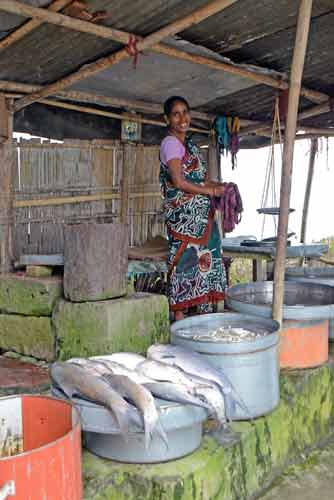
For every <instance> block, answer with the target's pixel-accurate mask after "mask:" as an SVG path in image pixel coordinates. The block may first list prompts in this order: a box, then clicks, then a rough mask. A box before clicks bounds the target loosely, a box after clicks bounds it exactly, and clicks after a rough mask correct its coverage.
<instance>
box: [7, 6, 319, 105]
mask: <svg viewBox="0 0 334 500" xmlns="http://www.w3.org/2000/svg"><path fill="white" fill-rule="evenodd" d="M17 3H18V2H15V4H17ZM8 4H11V5H12V4H13V2H9V1H8V0H7V1H6V0H1V1H0V5H2V6H3V7H4V6H5V5H6V7H8V8H10V6H9V5H8ZM19 5H20V6H21V8H23V9H25V8H26V7H28V9H36V8H35V7H30V6H25V5H23V6H22V4H19ZM37 10H39V11H41V12H39V15H40V16H41V17H44V18H45V9H37ZM26 12H27V11H26ZM31 12H32V11H30V13H31ZM63 17H66V16H63ZM69 19H70V21H71V22H70V24H71V29H75V30H77V31H84V32H85V33H91V34H95V35H96V36H100V35H98V34H97V33H96V30H95V28H96V26H95V25H94V24H92V23H88V22H86V21H80V20H77V19H73V18H69ZM49 22H51V20H50V18H49ZM77 22H79V24H78V23H77ZM80 23H85V27H84V29H83V30H81V24H80ZM56 24H57V23H56ZM97 28H100V29H102V30H103V36H104V38H108V39H112V40H115V41H119V42H121V43H127V42H128V40H129V37H130V36H134V35H132V34H131V33H126V32H124V31H123V32H121V31H119V30H117V33H118V35H116V34H115V30H114V32H113V33H111V31H110V30H111V28H107V27H105V26H98V27H97ZM183 29H185V28H183ZM100 33H101V30H100ZM124 35H125V36H124ZM136 38H137V39H138V40H140V42H139V44H138V48H141V49H142V46H141V45H140V44H141V41H142V38H141V37H136ZM150 48H151V49H152V50H154V51H156V52H160V53H162V54H165V55H167V56H171V57H176V58H178V59H181V60H185V61H189V62H192V63H194V64H201V65H205V66H208V67H210V68H212V69H216V70H219V71H224V72H227V73H231V74H236V75H238V76H240V77H243V78H248V79H250V80H252V81H255V82H257V83H262V84H265V85H268V86H270V87H274V88H278V89H286V88H288V82H287V81H285V80H284V78H283V77H284V76H285V75H282V77H281V78H273V77H270V76H267V75H263V73H261V70H260V69H259V70H257V71H256V70H254V71H252V70H247V69H245V68H243V67H242V66H241V65H238V64H234V63H233V62H231V63H229V64H228V63H225V62H221V61H217V60H216V59H212V58H209V57H204V56H198V55H194V54H189V53H188V52H185V51H181V50H179V49H176V48H174V47H170V46H168V45H163V44H156V45H154V46H153V47H150ZM95 64H96V65H97V66H95ZM104 64H105V65H104ZM110 64H113V59H112V56H109V57H107V58H104V63H103V59H100V60H98V61H96V62H95V63H91V64H90V65H84V66H82V68H81V69H79V70H78V71H77V72H74V73H72V75H69V76H70V77H71V76H72V77H73V79H70V80H65V79H62V80H59V82H62V84H63V85H62V86H61V88H65V87H66V86H69V85H71V84H72V83H74V82H75V81H79V80H81V79H83V78H86V77H87V76H89V75H90V74H93V73H90V72H89V71H88V74H87V73H86V72H84V71H83V70H84V68H85V69H86V70H89V68H91V69H92V71H94V70H95V69H96V71H94V72H97V71H101V70H102V69H105V68H106V67H108V66H109V65H110ZM59 82H58V83H59ZM54 85H57V82H55V83H54V84H51V85H50V86H47V87H45V88H44V89H45V93H44V94H43V97H46V96H47V95H50V94H52V93H55V92H56V91H57V87H56V90H54ZM47 89H48V90H47ZM59 90H60V88H58V91H59ZM301 94H302V95H303V96H304V97H307V98H308V99H309V100H311V101H313V102H316V103H323V102H326V101H328V96H327V95H326V94H324V93H322V92H318V91H315V90H312V89H308V88H306V87H302V88H301ZM36 99H37V100H38V99H39V95H38V93H36ZM22 104H23V105H24V106H26V105H28V104H25V101H22V100H21V105H22ZM29 104H30V102H29ZM17 109H19V108H17ZM17 109H16V110H17Z"/></svg>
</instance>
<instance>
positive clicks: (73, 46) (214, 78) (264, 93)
mask: <svg viewBox="0 0 334 500" xmlns="http://www.w3.org/2000/svg"><path fill="white" fill-rule="evenodd" d="M26 3H30V4H33V5H47V3H48V2H46V1H45V0H29V1H28V0H26ZM206 3H208V0H193V1H192V2H184V1H181V0H168V1H167V0H150V1H148V0H136V2H133V1H130V0H89V1H87V4H88V9H89V11H90V12H95V11H97V10H107V12H108V14H109V17H108V19H107V20H105V21H104V22H103V24H105V25H109V26H112V27H114V28H117V29H122V30H125V31H127V32H133V33H136V34H138V35H142V36H145V35H147V34H149V33H152V32H154V31H156V30H157V29H159V28H161V27H162V26H165V25H167V24H169V23H170V22H172V21H174V20H176V19H179V18H181V17H183V16H185V15H186V14H188V13H190V12H192V11H193V10H195V9H196V8H197V7H199V6H202V5H205V4H206ZM298 6H299V0H259V1H257V2H256V8H255V3H254V0H239V1H238V2H236V3H235V4H234V5H232V6H230V7H228V8H227V9H225V10H224V11H223V12H221V13H219V14H216V15H215V16H212V17H211V18H209V19H207V20H205V21H203V22H201V23H200V24H199V25H197V26H193V27H191V28H189V29H187V30H185V31H184V32H182V33H181V34H179V37H178V38H179V39H180V38H181V40H179V41H178V42H177V40H176V41H174V42H173V43H174V45H175V44H176V45H177V46H181V48H182V49H183V50H188V51H192V52H195V53H199V54H201V53H203V48H205V49H211V50H214V51H216V53H217V52H219V53H221V54H223V55H224V56H228V57H230V58H231V59H232V60H233V61H236V62H239V63H247V64H256V65H260V66H263V67H267V68H271V69H275V70H278V71H284V72H288V71H289V69H290V65H291V59H292V53H293V46H294V37H295V25H296V18H297V11H298ZM312 16H313V17H312V23H311V30H310V40H309V46H308V53H307V58H306V63H305V72H304V84H305V85H308V86H309V87H311V88H314V89H316V90H320V91H323V92H327V93H329V94H332V92H333V89H334V58H333V57H332V47H333V42H334V35H333V30H332V26H333V23H334V2H333V0H315V1H314V2H313V11H312ZM22 22H24V18H22V17H19V16H13V15H10V14H6V13H3V12H1V11H0V38H1V37H3V36H5V35H6V34H7V33H8V29H9V28H10V27H11V28H13V26H18V25H19V24H22ZM1 30H2V32H1ZM182 40H185V41H188V42H191V43H192V45H191V44H189V43H188V44H186V45H184V43H183V42H182ZM120 47H121V45H120V44H118V43H115V42H112V41H109V40H106V39H102V38H98V37H96V36H93V35H87V34H83V33H78V32H75V31H72V30H69V29H65V28H61V27H58V26H53V25H51V24H43V25H41V26H40V27H39V28H37V29H35V30H34V31H33V32H32V33H30V34H29V35H27V36H26V37H25V38H23V39H22V40H21V41H19V42H17V43H16V44H14V45H13V46H11V47H9V48H7V49H4V50H3V51H2V52H1V57H0V80H11V81H17V82H22V83H31V84H48V83H50V82H53V81H56V80H58V79H60V78H61V77H63V76H65V75H68V74H70V73H72V72H73V71H75V70H77V69H78V68H80V67H81V66H82V65H84V64H86V63H89V62H91V61H94V60H96V59H98V58H100V57H101V56H104V55H107V54H110V53H112V52H114V51H116V50H118V49H119V48H120ZM204 53H205V54H207V53H208V52H207V51H206V50H205V51H204ZM209 55H210V57H214V56H215V54H212V53H211V54H210V53H209ZM73 88H74V89H77V90H85V91H90V92H96V93H99V94H102V95H106V96H115V97H124V98H132V99H143V100H146V101H151V102H163V101H164V99H165V98H166V97H167V96H168V95H170V94H183V95H185V96H186V97H187V98H188V99H189V101H190V102H191V104H192V105H193V106H194V107H199V108H200V109H203V110H207V111H210V112H212V113H233V114H237V115H239V116H241V117H242V118H249V119H254V120H268V119H270V117H271V112H272V107H273V100H274V96H275V90H274V89H272V88H270V87H268V86H265V85H258V84H256V83H254V82H252V81H250V80H247V79H245V78H240V77H238V76H232V75H230V74H227V73H222V72H220V71H216V70H212V69H209V68H208V67H205V66H200V65H196V64H193V63H188V62H187V63H185V62H183V61H180V60H177V59H173V58H169V57H167V56H165V55H162V54H157V53H153V52H151V51H146V53H145V54H144V55H142V56H140V59H139V64H138V67H137V69H136V70H134V69H133V68H132V64H131V61H130V60H124V61H122V62H121V63H119V64H118V65H116V66H113V67H112V68H110V69H108V70H105V71H103V72H101V73H98V74H96V75H95V76H93V77H91V78H88V79H86V80H83V81H81V82H79V83H77V84H76V85H75V86H74V87H73ZM309 106H310V102H309V101H307V100H305V99H302V100H301V106H300V108H301V109H304V108H305V107H309ZM331 123H332V122H331V120H330V119H329V118H328V116H326V115H321V116H319V117H317V118H310V119H308V120H307V124H309V125H315V124H317V125H319V126H327V125H328V124H331Z"/></svg>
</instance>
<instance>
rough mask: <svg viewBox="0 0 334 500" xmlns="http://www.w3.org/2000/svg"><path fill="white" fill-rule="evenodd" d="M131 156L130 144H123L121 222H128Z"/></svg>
mask: <svg viewBox="0 0 334 500" xmlns="http://www.w3.org/2000/svg"><path fill="white" fill-rule="evenodd" d="M132 157H133V150H132V146H131V145H130V144H124V148H123V165H122V166H123V168H122V180H121V214H120V219H121V222H122V223H123V224H128V214H129V170H130V162H131V160H132Z"/></svg>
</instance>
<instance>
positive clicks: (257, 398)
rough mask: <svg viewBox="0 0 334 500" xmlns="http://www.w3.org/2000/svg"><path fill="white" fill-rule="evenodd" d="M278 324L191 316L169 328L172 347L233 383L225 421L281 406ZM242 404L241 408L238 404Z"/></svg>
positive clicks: (227, 315)
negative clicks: (180, 348) (187, 351)
mask: <svg viewBox="0 0 334 500" xmlns="http://www.w3.org/2000/svg"><path fill="white" fill-rule="evenodd" d="M278 330H279V324H278V323H277V322H276V321H273V320H270V319H265V318H256V317H255V316H249V315H245V314H235V313H224V314H221V313H217V314H206V315H203V316H193V317H190V318H187V319H184V320H181V321H177V322H175V323H174V324H173V325H172V327H171V333H172V343H173V344H176V345H179V346H183V347H184V348H187V349H191V350H193V351H196V352H197V353H199V354H200V355H201V356H202V357H203V358H205V359H206V360H207V361H208V362H209V363H210V364H211V365H213V366H214V367H215V368H217V369H218V370H221V371H222V373H224V375H225V376H226V377H227V378H228V379H229V382H230V384H231V387H232V388H233V391H234V393H235V395H236V397H231V395H232V394H231V395H229V394H227V395H226V397H225V402H226V416H227V417H228V418H229V419H231V420H247V419H249V418H255V417H259V416H262V415H265V414H267V413H270V412H271V411H272V410H274V409H275V408H276V406H277V405H278V403H279V362H278V342H279V335H278ZM238 402H239V403H240V402H242V403H243V404H239V403H238Z"/></svg>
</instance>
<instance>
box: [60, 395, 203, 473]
mask: <svg viewBox="0 0 334 500" xmlns="http://www.w3.org/2000/svg"><path fill="white" fill-rule="evenodd" d="M52 394H53V395H55V396H56V397H60V398H63V397H64V396H63V394H62V393H61V392H60V391H58V390H57V389H56V388H52ZM72 401H73V403H74V405H75V407H76V408H77V410H78V411H79V413H80V420H81V427H82V430H83V431H84V434H83V436H84V445H85V447H86V448H87V449H88V450H89V451H91V452H92V453H94V454H95V455H98V456H100V457H103V458H109V459H111V460H116V461H118V462H126V463H158V462H167V461H169V460H175V459H176V458H180V457H183V456H185V455H188V454H189V453H192V452H193V451H195V450H196V449H197V448H198V447H199V446H200V444H201V440H202V425H203V422H204V421H205V420H206V419H207V417H208V413H207V411H206V410H205V409H204V408H199V407H195V406H193V405H182V404H179V403H171V402H169V401H163V400H161V399H156V400H155V401H156V405H157V406H158V410H159V414H160V421H161V425H162V427H163V429H164V431H165V432H166V434H167V438H168V449H167V447H166V445H165V443H164V442H163V441H162V440H161V439H160V438H158V437H156V436H154V437H153V439H152V441H151V444H150V447H149V448H148V449H147V450H146V449H145V440H144V433H143V432H142V431H139V430H138V429H137V428H136V427H132V428H130V432H129V434H128V438H127V441H125V440H124V438H123V437H122V436H121V435H120V433H119V429H118V426H117V424H116V422H115V420H114V419H113V417H112V415H111V413H110V412H109V411H108V410H107V409H106V408H104V407H103V406H100V405H97V404H95V403H91V402H89V401H85V400H84V399H80V398H75V397H74V398H73V399H72Z"/></svg>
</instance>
